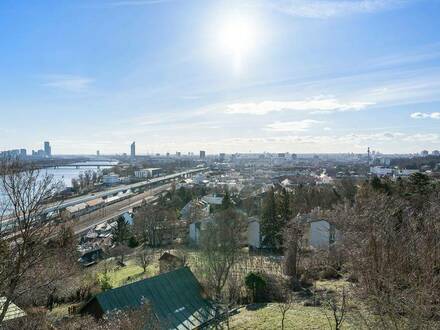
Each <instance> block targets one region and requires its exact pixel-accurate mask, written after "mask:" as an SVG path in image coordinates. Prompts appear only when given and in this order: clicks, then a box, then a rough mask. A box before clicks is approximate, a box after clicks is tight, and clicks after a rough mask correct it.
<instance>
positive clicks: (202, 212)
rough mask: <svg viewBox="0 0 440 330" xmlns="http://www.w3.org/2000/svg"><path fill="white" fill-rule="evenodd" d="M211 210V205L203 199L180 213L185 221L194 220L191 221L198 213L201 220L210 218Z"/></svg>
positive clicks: (195, 201)
mask: <svg viewBox="0 0 440 330" xmlns="http://www.w3.org/2000/svg"><path fill="white" fill-rule="evenodd" d="M196 209H197V211H196ZM209 210H210V209H209V204H208V203H207V202H205V201H204V200H202V199H196V200H192V201H190V202H189V203H188V204H186V205H185V206H184V207H183V208H182V210H181V211H180V214H181V215H182V218H183V219H185V220H194V219H190V218H191V217H192V216H193V215H194V214H196V213H197V215H198V216H199V219H200V218H206V217H207V216H209Z"/></svg>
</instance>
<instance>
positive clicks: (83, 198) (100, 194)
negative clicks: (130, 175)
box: [45, 167, 207, 213]
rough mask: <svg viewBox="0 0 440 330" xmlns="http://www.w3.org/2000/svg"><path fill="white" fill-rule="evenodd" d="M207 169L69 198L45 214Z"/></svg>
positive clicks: (198, 169) (203, 169)
mask: <svg viewBox="0 0 440 330" xmlns="http://www.w3.org/2000/svg"><path fill="white" fill-rule="evenodd" d="M206 170H207V168H206V167H203V168H195V169H191V170H187V171H183V172H178V173H174V174H170V175H165V176H160V177H157V178H152V179H150V180H146V181H142V182H137V183H132V184H127V185H122V186H117V187H115V188H112V189H108V190H106V191H100V192H97V193H94V194H88V195H84V196H80V197H76V198H71V199H68V200H67V201H64V202H62V203H59V204H56V205H54V206H51V207H48V208H46V210H45V213H50V212H53V211H56V210H61V209H64V208H66V207H69V206H73V205H76V204H79V203H84V202H88V201H91V200H93V199H96V198H100V197H107V196H113V195H116V194H117V193H119V192H123V191H127V190H130V189H131V190H133V189H138V188H142V187H145V186H150V185H153V184H156V183H159V182H163V181H167V180H172V179H177V178H180V177H183V176H185V175H191V174H194V173H198V172H203V171H206Z"/></svg>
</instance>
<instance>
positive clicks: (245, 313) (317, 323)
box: [230, 303, 357, 330]
mask: <svg viewBox="0 0 440 330" xmlns="http://www.w3.org/2000/svg"><path fill="white" fill-rule="evenodd" d="M328 315H329V316H330V314H328ZM230 325H231V329H252V330H267V329H281V312H280V310H279V309H278V306H277V304H272V303H271V304H268V305H267V306H265V307H263V308H260V309H257V310H254V311H251V310H247V309H246V308H242V309H241V310H240V312H239V314H237V315H234V316H233V317H232V318H231V322H230ZM284 329H301V330H302V329H331V328H330V326H329V323H328V321H327V318H326V316H325V314H324V312H323V309H322V308H319V307H305V306H303V305H301V304H294V305H293V306H292V309H291V310H289V311H288V312H287V314H286V319H285V321H284ZM343 329H357V327H353V326H350V325H349V324H348V323H344V324H343Z"/></svg>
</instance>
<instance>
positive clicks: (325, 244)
mask: <svg viewBox="0 0 440 330" xmlns="http://www.w3.org/2000/svg"><path fill="white" fill-rule="evenodd" d="M339 236H340V233H339V232H338V230H337V229H336V227H335V226H334V225H333V224H331V223H329V222H328V221H327V220H324V219H313V218H309V219H308V220H307V222H306V232H305V235H304V239H305V243H306V245H308V246H310V247H313V248H315V249H328V248H329V247H330V246H331V245H332V244H333V243H335V242H336V241H337V240H338V238H339Z"/></svg>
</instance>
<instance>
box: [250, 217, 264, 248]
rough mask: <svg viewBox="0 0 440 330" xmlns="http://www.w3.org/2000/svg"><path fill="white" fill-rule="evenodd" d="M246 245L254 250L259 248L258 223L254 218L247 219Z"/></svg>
mask: <svg viewBox="0 0 440 330" xmlns="http://www.w3.org/2000/svg"><path fill="white" fill-rule="evenodd" d="M247 244H248V246H249V247H252V248H254V249H259V248H260V246H261V233H260V221H259V220H258V219H257V218H255V217H251V218H249V219H248V227H247Z"/></svg>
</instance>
